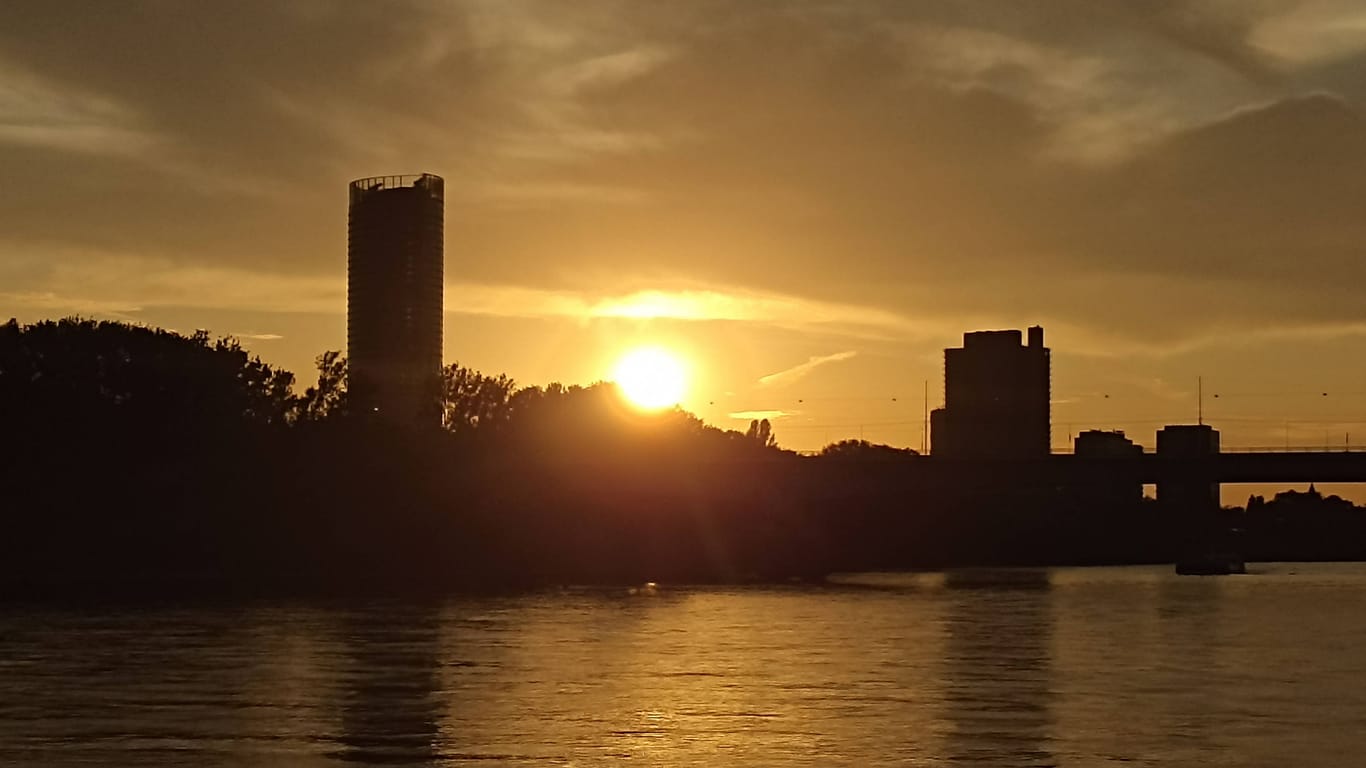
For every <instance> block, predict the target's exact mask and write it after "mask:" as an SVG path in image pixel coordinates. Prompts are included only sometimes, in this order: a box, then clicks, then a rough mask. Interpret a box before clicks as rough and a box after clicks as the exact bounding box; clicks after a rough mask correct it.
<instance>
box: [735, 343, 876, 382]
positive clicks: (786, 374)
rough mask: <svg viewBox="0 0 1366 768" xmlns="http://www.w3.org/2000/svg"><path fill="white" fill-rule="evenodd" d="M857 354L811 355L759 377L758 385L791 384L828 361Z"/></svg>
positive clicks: (833, 361) (831, 361)
mask: <svg viewBox="0 0 1366 768" xmlns="http://www.w3.org/2000/svg"><path fill="white" fill-rule="evenodd" d="M857 354H858V353H857V352H853V351H849V352H836V353H835V354H833V355H823V356H820V357H812V358H809V359H808V360H807V361H806V362H804V363H802V364H800V365H794V366H792V367H791V368H787V369H784V370H781V371H778V372H777V373H770V374H768V375H767V376H763V377H760V379H759V386H761V387H776V386H782V385H785V384H791V383H793V382H795V381H799V380H801V379H803V378H806V376H807V374H809V373H811V372H812V371H814V370H816V369H817V368H819V367H820V366H822V365H827V364H829V363H837V362H839V361H841V360H848V359H850V358H852V357H854V356H855V355H857Z"/></svg>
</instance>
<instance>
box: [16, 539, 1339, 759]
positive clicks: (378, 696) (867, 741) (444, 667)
mask: <svg viewBox="0 0 1366 768" xmlns="http://www.w3.org/2000/svg"><path fill="white" fill-rule="evenodd" d="M1250 570H1251V571H1252V572H1251V573H1250V574H1249V575H1246V576H1232V577H1221V578H1211V577H1203V578H1202V577H1177V576H1175V575H1172V574H1171V572H1170V568H1155V567H1154V568H1148V567H1140V568H1096V569H1053V570H1006V571H961V572H954V573H950V574H915V575H905V574H863V575H855V576H847V577H843V578H840V579H838V580H837V583H835V584H832V585H829V586H825V587H810V586H793V587H767V588H761V587H746V588H718V587H699V588H688V587H671V586H670V585H660V586H659V587H658V588H657V589H644V588H643V589H637V590H625V589H568V590H562V591H555V592H549V593H539V594H532V595H521V596H510V597H497V598H478V599H472V598H471V599H450V600H446V601H444V602H440V603H402V602H364V603H350V604H343V603H317V602H268V601H260V602H250V603H242V604H223V603H216V604H198V605H189V604H174V605H171V604H168V605H146V604H143V605H139V606H130V605H122V606H107V605H106V606H100V607H94V606H90V605H85V606H57V605H46V606H34V605H17V606H16V605H12V606H7V607H0V765H5V766H9V765H16V766H23V765H34V766H91V765H107V766H181V765H196V766H238V765H241V766H255V765H288V766H332V765H337V766H344V765H430V766H457V765H480V766H487V765H508V766H594V765H618V764H621V765H625V764H635V765H648V766H789V765H849V766H864V765H867V766H877V765H910V766H948V765H972V766H1047V765H1061V766H1097V765H1109V764H1115V765H1119V764H1124V765H1126V766H1135V765H1137V766H1173V765H1176V766H1183V765H1205V766H1210V765H1212V766H1220V765H1224V766H1277V768H1281V767H1282V766H1287V765H1293V766H1343V765H1354V764H1358V763H1359V762H1360V760H1361V759H1362V758H1361V756H1362V755H1363V754H1366V727H1363V726H1366V566H1362V565H1342V564H1269V565H1256V564H1254V565H1252V566H1251V567H1250Z"/></svg>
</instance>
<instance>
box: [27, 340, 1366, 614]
mask: <svg viewBox="0 0 1366 768" xmlns="http://www.w3.org/2000/svg"><path fill="white" fill-rule="evenodd" d="M441 392H442V395H441V406H442V414H443V416H442V424H441V427H440V428H437V427H435V426H434V427H433V428H431V429H427V430H413V429H399V428H394V427H389V426H386V425H384V424H382V423H376V422H374V421H373V420H371V419H367V418H363V417H362V416H361V415H359V414H352V413H350V412H349V408H348V403H347V393H346V366H345V360H344V359H343V358H342V357H341V356H340V355H339V354H337V353H334V352H329V353H326V354H324V355H322V356H320V358H319V359H318V370H317V372H316V379H315V380H313V381H311V382H310V383H308V385H307V386H304V385H302V384H300V383H297V382H296V381H295V379H294V376H293V375H292V374H291V373H289V372H287V371H283V370H280V369H277V368H274V367H272V366H270V365H268V364H265V363H263V362H262V361H260V360H259V359H258V358H256V357H254V356H252V355H250V354H249V353H248V352H247V351H245V350H244V349H242V347H241V346H240V344H238V343H237V342H236V341H234V340H232V339H211V338H210V337H209V336H208V334H206V333H202V332H200V333H195V334H192V335H190V336H183V335H180V334H176V333H172V332H169V331H164V330H156V329H150V328H143V327H138V326H131V325H127V324H122V323H111V322H94V321H88V320H76V319H71V320H61V321H49V322H42V323H37V324H34V325H26V326H21V325H19V324H18V323H16V322H13V321H11V322H10V323H8V324H6V325H3V326H0V525H2V526H3V531H4V535H3V536H0V596H3V595H9V596H15V595H26V594H43V593H47V592H73V591H75V592H80V591H90V590H108V591H116V592H137V593H152V594H166V593H168V592H175V591H178V590H179V591H187V592H193V593H205V592H222V591H239V592H274V593H279V592H291V591H340V592H345V593H348V594H349V593H354V592H357V591H364V590H383V591H395V590H401V591H404V592H416V591H427V590H431V591H442V590H448V589H469V588H478V589H489V588H495V589H502V588H518V587H526V586H536V585H546V584H563V583H593V582H612V583H638V582H642V581H647V580H649V581H672V582H679V581H718V580H723V581H744V580H775V579H788V578H815V577H819V576H822V575H824V574H826V573H829V572H831V571H842V570H875V569H895V568H908V567H948V566H955V565H971V564H1032V565H1039V564H1071V563H1123V562H1164V561H1165V562H1171V561H1172V558H1173V557H1174V551H1173V547H1174V542H1175V541H1176V539H1177V537H1176V536H1175V535H1174V532H1175V531H1176V530H1177V528H1178V527H1179V525H1180V523H1181V521H1179V520H1176V519H1173V518H1172V517H1171V516H1170V515H1169V514H1165V513H1163V512H1162V511H1161V510H1159V509H1157V508H1156V506H1155V505H1153V504H1152V503H1151V502H1146V501H1144V500H1142V499H1141V498H1140V497H1139V496H1138V495H1137V494H1136V493H1134V494H1129V495H1126V494H1122V493H1121V494H1117V495H1115V494H1112V495H1103V496H1100V497H1096V496H1094V495H1092V496H1087V495H1085V494H1082V495H1077V494H1069V493H1062V492H1060V491H1059V489H1057V488H1053V487H1048V486H1046V485H1042V484H1037V483H1031V481H1030V479H1029V478H1028V477H1015V478H1009V479H1003V478H992V477H982V476H976V475H967V476H956V475H953V474H952V473H944V472H938V471H931V469H927V468H930V467H931V464H932V462H931V461H930V460H926V459H922V458H920V457H917V456H916V455H915V454H914V452H911V451H904V450H898V449H893V448H889V447H887V446H875V445H870V444H868V443H864V442H862V441H845V442H841V443H836V444H834V445H831V446H827V448H826V449H825V450H824V451H822V452H821V455H819V456H815V457H809V456H798V455H797V454H795V453H793V452H791V451H785V450H783V449H781V448H780V447H779V446H778V444H777V439H776V436H775V435H774V430H773V428H772V425H770V424H768V423H766V422H763V421H756V422H754V423H752V424H751V425H750V427H749V429H747V430H746V431H744V432H740V431H723V430H720V429H716V428H714V427H711V426H708V425H706V424H704V423H702V422H701V421H700V420H698V419H697V418H696V417H694V416H692V415H691V414H688V413H685V412H683V411H680V410H673V411H666V412H662V413H653V414H647V413H641V412H638V411H636V410H633V409H631V408H629V407H627V406H625V405H623V400H622V398H620V397H619V396H618V395H617V393H616V391H615V388H614V387H613V386H612V385H610V384H601V383H600V384H595V385H592V386H587V387H579V386H562V385H558V384H552V385H550V386H547V387H534V386H533V387H519V386H517V385H516V384H515V382H513V381H512V380H510V379H509V378H507V377H506V376H488V375H484V374H481V373H479V372H477V371H474V370H470V369H468V368H464V367H461V366H459V365H451V366H447V367H446V368H445V370H444V371H443V373H442V389H441ZM1277 503H1279V501H1278V500H1274V501H1273V502H1267V503H1266V506H1267V507H1271V506H1273V505H1274V504H1277ZM1353 510H1354V511H1352V512H1350V513H1345V512H1344V513H1343V514H1341V515H1339V516H1338V517H1337V518H1334V522H1333V526H1336V527H1333V528H1332V529H1331V530H1329V531H1327V534H1325V531H1324V530H1319V531H1317V533H1316V534H1315V535H1329V536H1330V537H1331V538H1334V539H1335V540H1336V541H1338V542H1344V541H1346V542H1357V543H1359V542H1360V541H1362V538H1361V537H1360V536H1359V535H1357V534H1356V533H1354V531H1356V530H1357V528H1359V527H1360V523H1361V521H1362V519H1363V518H1362V516H1361V515H1360V514H1359V512H1360V510H1355V508H1353ZM1258 514H1263V513H1262V512H1259V513H1258ZM1335 514H1336V513H1335ZM1248 517H1249V519H1251V518H1252V517H1253V515H1252V513H1251V512H1249V514H1248ZM1263 517H1265V515H1264V514H1263ZM1273 517H1274V516H1273ZM1259 519H1260V518H1259ZM1268 519H1272V518H1268ZM1275 519H1278V520H1279V519H1280V518H1275ZM1296 520H1297V519H1290V520H1289V521H1288V522H1287V521H1281V522H1279V523H1277V525H1280V526H1281V527H1280V528H1277V529H1276V531H1278V532H1279V534H1278V535H1280V539H1279V541H1281V542H1286V541H1300V542H1305V543H1306V546H1312V543H1313V541H1314V539H1313V537H1312V536H1309V535H1308V534H1305V536H1302V537H1300V538H1295V537H1294V536H1291V535H1288V534H1286V532H1287V531H1288V530H1290V529H1292V528H1295V526H1297V525H1301V523H1300V522H1297V521H1296ZM1286 526H1289V527H1288V528H1287V527H1286ZM1352 526H1357V528H1352ZM1353 537H1355V538H1353ZM1272 543H1274V542H1272Z"/></svg>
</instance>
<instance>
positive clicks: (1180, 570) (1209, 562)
mask: <svg viewBox="0 0 1366 768" xmlns="http://www.w3.org/2000/svg"><path fill="white" fill-rule="evenodd" d="M1176 572H1177V574H1178V575H1181V576H1227V575H1229V574H1232V573H1247V564H1246V563H1244V562H1243V558H1242V557H1240V556H1238V555H1235V554H1233V553H1232V552H1202V553H1200V554H1196V555H1191V556H1188V557H1183V558H1181V559H1180V560H1177V561H1176Z"/></svg>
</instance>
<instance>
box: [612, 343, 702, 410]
mask: <svg viewBox="0 0 1366 768" xmlns="http://www.w3.org/2000/svg"><path fill="white" fill-rule="evenodd" d="M612 381H615V382H616V384H617V386H618V387H619V388H620V389H621V393H622V395H624V396H625V397H626V399H627V400H628V401H629V402H630V403H631V404H632V405H634V406H636V407H637V408H641V409H644V410H657V409H660V408H668V407H670V406H673V405H677V404H678V401H679V400H682V399H683V393H684V392H685V391H686V390H687V388H688V376H687V373H686V372H685V371H684V370H683V364H682V363H680V362H679V361H678V358H677V357H675V356H674V355H672V354H670V353H669V352H668V351H666V350H663V349H660V348H659V347H641V348H640V349H635V350H632V351H630V352H628V353H627V354H626V355H625V356H624V357H622V358H621V359H620V360H618V361H617V365H616V367H615V368H613V369H612Z"/></svg>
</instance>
